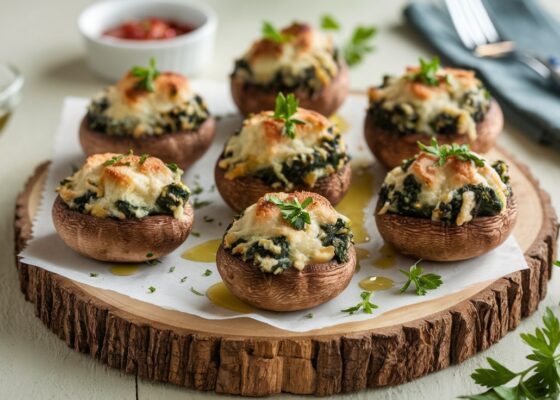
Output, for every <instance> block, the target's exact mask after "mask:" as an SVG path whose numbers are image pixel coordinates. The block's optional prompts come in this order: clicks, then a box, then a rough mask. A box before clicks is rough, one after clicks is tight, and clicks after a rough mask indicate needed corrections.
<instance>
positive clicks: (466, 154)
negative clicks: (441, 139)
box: [416, 138, 484, 167]
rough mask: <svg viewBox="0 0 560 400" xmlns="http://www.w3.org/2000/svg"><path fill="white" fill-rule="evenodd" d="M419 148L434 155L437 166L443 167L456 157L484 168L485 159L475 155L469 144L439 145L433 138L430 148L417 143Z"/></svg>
mask: <svg viewBox="0 0 560 400" xmlns="http://www.w3.org/2000/svg"><path fill="white" fill-rule="evenodd" d="M416 144H417V145H418V148H419V149H420V150H421V151H423V152H424V153H428V154H431V155H434V156H436V157H437V158H438V161H437V164H438V165H439V166H440V167H441V166H442V165H443V164H445V162H446V161H447V159H448V158H449V157H455V158H456V159H458V160H460V161H468V160H471V161H473V162H474V163H475V165H476V166H477V167H483V166H484V159H482V158H480V157H479V156H478V155H477V154H476V153H473V152H472V151H471V150H470V149H471V148H470V146H469V145H468V144H460V145H459V144H457V143H453V144H442V145H441V146H440V145H439V144H438V142H437V140H436V138H432V143H431V145H430V146H426V145H425V144H424V143H421V142H416Z"/></svg>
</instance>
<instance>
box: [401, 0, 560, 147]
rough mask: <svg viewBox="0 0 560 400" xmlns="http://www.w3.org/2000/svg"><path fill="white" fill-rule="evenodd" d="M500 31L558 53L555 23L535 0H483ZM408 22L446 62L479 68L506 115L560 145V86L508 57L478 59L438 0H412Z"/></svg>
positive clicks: (545, 52)
mask: <svg viewBox="0 0 560 400" xmlns="http://www.w3.org/2000/svg"><path fill="white" fill-rule="evenodd" d="M485 5H486V8H487V9H488V11H489V14H490V15H491V17H492V20H493V22H494V23H495V25H496V27H497V28H498V31H499V32H500V33H501V36H502V37H503V38H504V39H507V40H513V41H515V42H516V43H517V45H518V48H522V49H526V50H530V51H531V52H532V53H533V54H536V55H539V56H543V57H550V56H554V57H560V24H559V23H558V21H556V20H554V19H553V18H552V16H550V15H548V14H547V13H546V12H545V11H544V10H543V9H542V8H540V7H539V6H538V5H537V3H536V1H535V0H485ZM404 14H405V16H406V18H407V19H408V21H409V22H410V23H411V24H412V25H413V26H414V27H415V28H416V29H417V30H418V31H419V32H420V33H421V34H422V35H423V37H424V38H425V40H427V41H428V42H429V43H430V44H431V45H432V46H433V47H434V48H435V49H436V50H437V51H438V53H440V54H441V56H442V57H443V58H444V59H445V60H446V61H448V62H450V63H451V64H455V65H457V66H462V67H464V68H469V69H474V70H476V71H478V75H479V76H480V78H482V80H483V81H484V82H485V84H486V85H487V87H488V88H489V89H490V91H491V92H492V95H493V96H494V97H496V99H497V100H498V102H499V103H500V105H501V106H502V108H503V109H504V112H505V114H506V118H507V119H508V120H509V121H511V122H512V123H514V124H516V125H517V126H518V127H519V128H520V129H521V130H522V131H523V132H524V133H526V134H527V135H529V136H531V137H532V138H534V139H535V140H537V141H539V142H541V143H543V144H548V145H552V146H554V147H555V148H556V149H559V150H560V90H559V89H557V88H554V87H553V86H552V85H551V83H549V82H546V81H545V80H544V79H542V78H541V77H540V76H538V75H537V74H536V73H535V72H533V71H532V70H530V69H529V68H528V67H527V66H525V65H524V64H522V63H521V62H519V61H515V60H513V59H483V58H477V57H475V56H473V55H472V54H471V52H470V50H467V49H466V48H465V47H463V44H462V43H461V41H460V39H459V36H458V35H457V33H456V32H455V29H454V28H453V24H452V22H451V18H450V17H449V14H448V12H447V10H446V8H445V6H444V5H443V2H442V3H441V4H440V5H437V4H434V3H428V2H420V1H416V2H413V3H412V4H410V5H409V6H408V7H407V8H406V9H405V11H404Z"/></svg>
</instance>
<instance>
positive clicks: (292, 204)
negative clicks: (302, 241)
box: [265, 196, 313, 231]
mask: <svg viewBox="0 0 560 400" xmlns="http://www.w3.org/2000/svg"><path fill="white" fill-rule="evenodd" d="M265 200H266V201H268V202H270V203H272V204H275V205H277V206H278V208H280V212H281V213H282V218H284V219H285V220H286V221H288V222H289V223H290V224H291V225H292V226H293V227H294V228H295V229H297V230H298V231H301V230H302V229H303V228H305V224H310V223H311V217H310V216H309V213H308V212H307V211H305V208H307V206H309V205H310V204H311V203H313V198H312V197H307V198H306V199H305V200H303V202H302V203H300V202H299V200H298V199H297V198H296V197H294V198H292V199H291V200H287V201H283V200H280V199H279V198H278V197H276V196H266V198H265Z"/></svg>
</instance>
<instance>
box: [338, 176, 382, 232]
mask: <svg viewBox="0 0 560 400" xmlns="http://www.w3.org/2000/svg"><path fill="white" fill-rule="evenodd" d="M372 196H373V172H372V171H371V170H370V169H369V168H367V167H364V166H363V165H362V166H354V165H353V166H352V183H351V184H350V189H349V190H348V192H347V193H346V196H344V198H343V199H342V201H341V202H340V203H338V205H337V206H336V209H337V211H338V212H339V213H341V214H343V215H346V216H347V217H348V218H350V221H351V222H352V232H353V233H354V243H366V242H369V240H370V237H369V234H368V231H367V229H366V226H365V219H366V211H365V210H364V209H365V208H366V207H367V205H368V203H369V202H370V200H371V197H372Z"/></svg>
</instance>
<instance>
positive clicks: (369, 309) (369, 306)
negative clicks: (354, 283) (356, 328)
mask: <svg viewBox="0 0 560 400" xmlns="http://www.w3.org/2000/svg"><path fill="white" fill-rule="evenodd" d="M372 295H373V292H362V293H361V294H360V297H361V298H362V301H361V302H359V303H358V304H356V305H355V306H353V307H349V308H345V309H344V310H341V311H342V312H345V313H348V314H350V315H353V314H354V313H356V312H357V311H359V310H360V309H361V310H362V311H363V312H364V313H366V314H373V310H374V309H376V308H378V306H377V305H375V304H373V303H371V302H370V298H371V296H372Z"/></svg>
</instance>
